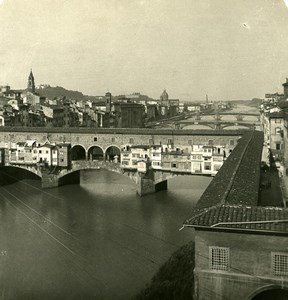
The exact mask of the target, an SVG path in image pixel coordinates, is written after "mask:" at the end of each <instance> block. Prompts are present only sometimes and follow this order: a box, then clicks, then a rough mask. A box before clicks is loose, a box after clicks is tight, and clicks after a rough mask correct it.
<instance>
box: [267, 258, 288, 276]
mask: <svg viewBox="0 0 288 300" xmlns="http://www.w3.org/2000/svg"><path fill="white" fill-rule="evenodd" d="M271 255H272V273H273V275H275V276H288V253H275V252H272V253H271Z"/></svg>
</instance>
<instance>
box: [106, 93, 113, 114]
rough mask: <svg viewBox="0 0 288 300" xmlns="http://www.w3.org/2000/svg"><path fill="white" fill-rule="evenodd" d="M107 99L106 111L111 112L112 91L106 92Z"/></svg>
mask: <svg viewBox="0 0 288 300" xmlns="http://www.w3.org/2000/svg"><path fill="white" fill-rule="evenodd" d="M105 99H106V112H108V113H110V112H111V108H112V95H111V93H110V92H107V93H106V94H105Z"/></svg>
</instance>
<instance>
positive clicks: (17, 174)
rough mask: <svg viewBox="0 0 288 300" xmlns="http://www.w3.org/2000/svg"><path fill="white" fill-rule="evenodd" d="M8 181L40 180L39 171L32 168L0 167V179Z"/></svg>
mask: <svg viewBox="0 0 288 300" xmlns="http://www.w3.org/2000/svg"><path fill="white" fill-rule="evenodd" d="M1 176H4V177H6V178H4V179H7V180H9V178H10V179H11V180H13V179H17V180H22V179H27V178H28V179H41V171H39V169H37V168H35V167H34V166H19V165H8V166H1V167H0V177H1Z"/></svg>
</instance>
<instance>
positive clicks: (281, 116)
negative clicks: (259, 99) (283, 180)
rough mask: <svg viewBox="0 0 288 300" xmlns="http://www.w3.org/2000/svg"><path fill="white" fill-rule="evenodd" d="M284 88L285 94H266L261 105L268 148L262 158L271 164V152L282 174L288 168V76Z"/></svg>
mask: <svg viewBox="0 0 288 300" xmlns="http://www.w3.org/2000/svg"><path fill="white" fill-rule="evenodd" d="M283 89H284V92H283V94H278V93H276V94H266V95H265V100H264V101H263V103H262V104H261V107H260V121H261V130H262V131H263V132H264V149H265V150H266V154H265V155H264V156H263V159H262V160H263V161H264V162H265V163H267V164H269V163H270V159H271V157H270V153H271V155H272V156H273V159H274V161H275V162H276V165H277V167H279V169H280V171H281V173H282V174H283V173H285V172H286V170H287V168H288V78H287V79H286V82H285V83H283ZM286 173H287V172H286Z"/></svg>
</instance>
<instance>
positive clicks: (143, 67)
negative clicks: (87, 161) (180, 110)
mask: <svg viewBox="0 0 288 300" xmlns="http://www.w3.org/2000/svg"><path fill="white" fill-rule="evenodd" d="M0 3H1V4H0V22H1V23H0V70H1V71H0V85H1V84H6V83H8V84H10V85H11V86H12V87H14V88H24V87H26V85H27V77H28V75H29V72H30V68H32V69H33V73H34V76H35V81H36V84H40V83H48V84H50V85H53V86H55V85H59V86H63V87H66V88H68V89H74V90H79V91H82V92H83V93H84V94H88V95H103V94H104V93H105V92H106V91H107V89H109V91H111V92H112V94H114V95H117V94H123V93H132V92H141V93H142V94H146V95H149V96H151V97H155V98H158V97H159V96H160V94H161V93H162V91H163V89H164V88H166V89H167V92H168V94H169V96H170V98H180V99H181V100H204V99H205V95H206V94H208V95H209V99H211V100H230V99H251V98H253V97H260V98H261V97H264V94H265V93H269V92H276V91H278V92H282V86H281V84H282V83H283V82H284V81H285V77H286V76H287V77H288V51H287V49H288V37H287V29H288V9H287V7H286V5H285V3H284V1H283V0H253V1H251V0H241V1H239V0H66V1H65V0H2V1H1V0H0Z"/></svg>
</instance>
